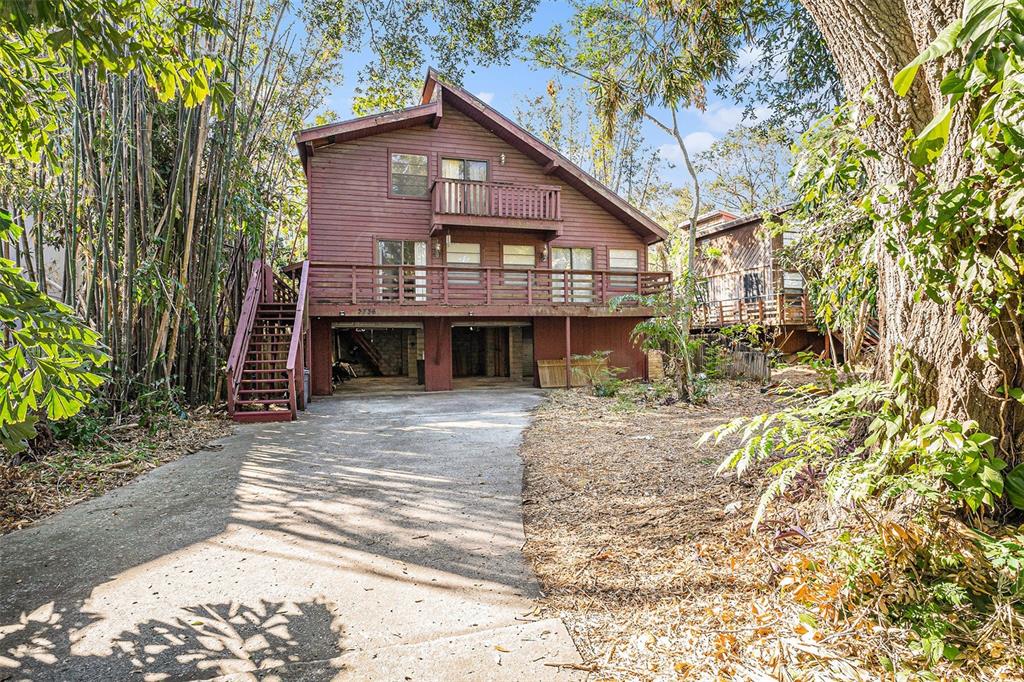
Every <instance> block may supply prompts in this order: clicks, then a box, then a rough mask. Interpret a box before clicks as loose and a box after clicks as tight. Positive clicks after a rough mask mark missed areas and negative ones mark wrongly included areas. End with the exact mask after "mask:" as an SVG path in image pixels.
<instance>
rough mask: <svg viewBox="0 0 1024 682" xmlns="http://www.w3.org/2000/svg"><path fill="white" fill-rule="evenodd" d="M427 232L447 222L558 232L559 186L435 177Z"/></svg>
mask: <svg viewBox="0 0 1024 682" xmlns="http://www.w3.org/2000/svg"><path fill="white" fill-rule="evenodd" d="M430 199H431V208H432V215H431V220H430V226H431V232H432V233H435V232H439V231H441V230H443V229H444V228H446V227H449V226H461V227H496V228H503V229H514V230H540V231H543V232H546V233H547V238H548V239H554V238H555V237H557V236H559V235H560V234H561V233H562V190H561V188H560V187H558V186H556V185H524V184H519V183H513V182H476V181H470V180H450V179H447V178H439V179H437V180H435V181H434V184H433V185H432V186H431V188H430Z"/></svg>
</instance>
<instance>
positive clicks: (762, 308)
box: [693, 293, 814, 328]
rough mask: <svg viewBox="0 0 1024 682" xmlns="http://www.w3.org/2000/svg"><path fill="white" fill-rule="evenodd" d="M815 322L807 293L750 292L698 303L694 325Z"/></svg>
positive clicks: (716, 325) (720, 325)
mask: <svg viewBox="0 0 1024 682" xmlns="http://www.w3.org/2000/svg"><path fill="white" fill-rule="evenodd" d="M752 323H757V324H778V325H786V324H813V323H814V314H813V311H812V310H811V308H810V304H809V303H808V300H807V294H806V293H793V294H776V295H769V296H751V297H746V298H733V299H726V300H719V301H708V302H706V303H698V304H697V306H696V307H695V309H694V315H693V326H694V327H697V328H721V327H728V326H731V325H734V324H752Z"/></svg>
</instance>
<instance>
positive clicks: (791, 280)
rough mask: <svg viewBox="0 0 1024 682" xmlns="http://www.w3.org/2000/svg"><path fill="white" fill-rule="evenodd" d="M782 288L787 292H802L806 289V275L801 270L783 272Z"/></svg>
mask: <svg viewBox="0 0 1024 682" xmlns="http://www.w3.org/2000/svg"><path fill="white" fill-rule="evenodd" d="M782 288H783V289H785V290H786V293H791V292H802V291H803V290H804V276H803V275H801V274H800V273H799V272H784V273H782Z"/></svg>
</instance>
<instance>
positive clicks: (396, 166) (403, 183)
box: [391, 152, 429, 198]
mask: <svg viewBox="0 0 1024 682" xmlns="http://www.w3.org/2000/svg"><path fill="white" fill-rule="evenodd" d="M427 176H428V163H427V156H426V154H405V153H402V152H392V153H391V196H394V197H415V198H424V197H426V196H427V194H428V192H429V187H428V183H427Z"/></svg>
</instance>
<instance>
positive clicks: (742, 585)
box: [522, 383, 876, 680]
mask: <svg viewBox="0 0 1024 682" xmlns="http://www.w3.org/2000/svg"><path fill="white" fill-rule="evenodd" d="M774 405H775V404H774V402H773V401H772V400H771V399H769V398H768V397H766V395H765V394H762V393H761V391H760V390H759V387H758V386H756V385H753V384H743V383H728V384H723V385H721V386H720V387H719V388H718V390H717V392H716V394H715V395H714V396H713V397H712V398H711V400H710V403H709V404H707V405H704V406H688V405H680V404H677V405H670V406H654V407H645V408H642V409H633V410H630V409H623V407H624V406H623V404H622V402H621V401H617V400H615V399H607V398H597V397H593V396H590V395H587V394H585V393H584V392H583V391H574V392H559V393H555V394H552V395H551V397H550V398H549V399H548V400H547V401H546V402H545V403H544V404H543V405H542V406H541V407H540V408H539V409H538V411H537V413H536V415H535V421H534V423H533V425H532V426H531V428H530V429H529V430H528V432H527V434H526V436H525V441H524V445H523V448H522V454H523V457H524V459H525V462H526V470H525V488H524V505H525V507H524V509H525V525H526V534H527V545H526V548H525V551H526V553H527V556H528V558H529V559H530V561H531V562H532V564H533V566H534V568H535V570H536V571H537V573H538V575H539V576H540V578H541V582H542V585H543V586H544V589H545V594H546V599H545V606H546V608H547V609H550V610H551V611H553V612H555V613H557V614H558V615H560V616H561V617H562V618H563V619H564V620H565V622H566V624H567V625H568V627H569V630H570V632H571V633H572V634H573V637H574V639H575V640H576V643H577V646H578V647H579V648H580V650H581V653H582V655H583V658H584V660H585V661H586V662H587V669H588V670H590V671H591V672H593V673H595V675H594V676H593V677H592V679H630V680H633V679H635V680H648V679H650V680H655V679H657V680H661V679H685V680H720V679H726V680H732V679H736V680H739V679H752V680H767V679H789V678H787V677H785V676H782V677H779V676H778V675H779V670H780V666H782V665H784V664H785V661H786V660H787V658H788V657H790V656H793V655H795V656H802V655H804V653H806V652H811V653H814V654H821V655H822V656H825V657H828V656H829V655H830V654H829V653H828V652H827V651H824V650H823V649H822V646H821V640H822V639H823V636H822V635H821V634H820V633H818V632H815V633H810V632H809V631H808V628H806V627H804V626H803V625H802V624H801V623H800V621H799V619H798V616H797V614H795V613H790V612H787V611H785V610H784V609H783V608H782V607H780V606H779V605H778V604H777V603H773V601H774V600H775V595H777V593H778V581H779V578H780V574H781V573H783V572H784V571H783V569H782V567H780V566H779V565H777V564H776V563H774V558H773V556H772V552H771V551H770V546H771V544H772V543H775V542H778V541H779V537H780V531H779V528H778V527H776V528H774V529H773V528H772V523H771V520H769V521H768V522H766V523H765V524H764V525H763V526H762V529H763V531H762V532H759V533H758V535H757V536H756V537H755V536H752V535H751V534H750V532H749V529H750V520H751V516H752V514H753V511H754V507H755V505H756V503H757V499H758V496H759V492H760V491H759V485H760V483H761V481H760V480H759V479H758V478H757V477H756V476H751V477H750V479H743V480H740V481H737V480H736V479H735V478H734V477H732V476H730V477H727V478H726V477H716V476H715V470H716V468H717V467H718V464H719V462H720V461H721V460H722V459H723V458H724V457H725V455H726V454H727V452H728V449H727V448H726V447H725V446H718V447H716V446H712V445H704V446H699V447H698V446H697V445H696V441H697V440H698V439H699V437H700V436H701V434H703V433H704V432H705V431H707V430H710V429H712V428H714V427H715V426H718V425H720V424H722V423H724V422H727V421H729V420H730V419H732V418H734V417H736V416H740V415H752V414H759V413H762V412H766V411H771V410H773V409H774ZM783 648H785V649H786V651H782V649H783ZM804 650H806V652H805V651H804ZM794 652H795V653H794ZM844 667H845V665H844V664H840V673H841V674H842V675H843V676H842V677H840V678H839V679H876V678H864V677H858V675H859V673H858V672H855V671H852V670H848V671H846V672H848V673H849V674H848V676H846V674H845V673H843V672H842V668H844ZM823 679H824V678H823Z"/></svg>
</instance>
